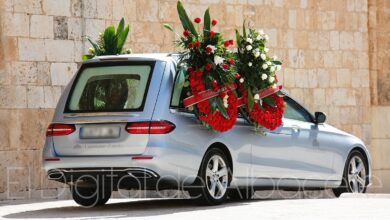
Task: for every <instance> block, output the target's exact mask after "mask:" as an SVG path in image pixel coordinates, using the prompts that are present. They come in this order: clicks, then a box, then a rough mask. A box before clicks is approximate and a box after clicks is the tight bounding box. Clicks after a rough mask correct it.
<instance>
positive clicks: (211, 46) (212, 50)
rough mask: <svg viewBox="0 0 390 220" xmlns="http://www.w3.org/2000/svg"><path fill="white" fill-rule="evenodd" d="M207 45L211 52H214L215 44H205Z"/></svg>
mask: <svg viewBox="0 0 390 220" xmlns="http://www.w3.org/2000/svg"><path fill="white" fill-rule="evenodd" d="M207 47H210V48H211V53H214V51H215V46H213V45H210V44H209V45H207Z"/></svg>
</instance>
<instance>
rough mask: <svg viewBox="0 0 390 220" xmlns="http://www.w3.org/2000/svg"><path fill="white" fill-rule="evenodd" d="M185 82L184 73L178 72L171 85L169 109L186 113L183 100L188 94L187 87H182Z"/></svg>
mask: <svg viewBox="0 0 390 220" xmlns="http://www.w3.org/2000/svg"><path fill="white" fill-rule="evenodd" d="M185 81H186V78H185V74H184V72H181V71H178V72H177V73H176V77H175V83H174V85H173V91H172V98H171V107H172V108H178V109H183V110H185V111H188V109H185V108H184V106H183V99H184V98H186V97H187V96H188V95H187V93H188V92H189V87H188V86H187V87H185V86H184V84H185Z"/></svg>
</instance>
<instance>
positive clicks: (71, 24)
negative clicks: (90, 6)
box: [68, 18, 83, 40]
mask: <svg viewBox="0 0 390 220" xmlns="http://www.w3.org/2000/svg"><path fill="white" fill-rule="evenodd" d="M82 22H83V21H82V19H81V18H68V39H69V40H82V35H83V33H82V31H83V29H82Z"/></svg>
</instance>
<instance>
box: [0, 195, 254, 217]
mask: <svg viewBox="0 0 390 220" xmlns="http://www.w3.org/2000/svg"><path fill="white" fill-rule="evenodd" d="M254 201H259V200H254ZM249 202H251V201H245V202H243V201H240V202H234V201H229V202H227V203H224V204H222V205H219V206H200V205H197V203H196V201H194V200H192V199H157V200H140V201H129V202H118V203H109V204H106V205H104V206H100V207H93V208H83V207H80V206H77V205H73V206H64V207H59V208H48V209H40V210H33V211H24V212H19V213H12V214H9V215H6V216H3V218H21V219H25V218H43V219H48V218H104V217H106V218H108V217H111V218H126V217H148V216H158V215H168V214H174V213H180V212H191V211H196V210H210V209H222V208H225V207H232V206H242V205H246V204H249Z"/></svg>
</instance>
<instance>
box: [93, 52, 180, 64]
mask: <svg viewBox="0 0 390 220" xmlns="http://www.w3.org/2000/svg"><path fill="white" fill-rule="evenodd" d="M176 55H177V54H173V53H134V54H122V55H107V56H95V57H93V58H92V59H89V60H87V61H85V63H97V62H104V61H121V60H122V61H126V60H130V61H168V60H172V59H174V57H175V56H176Z"/></svg>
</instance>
